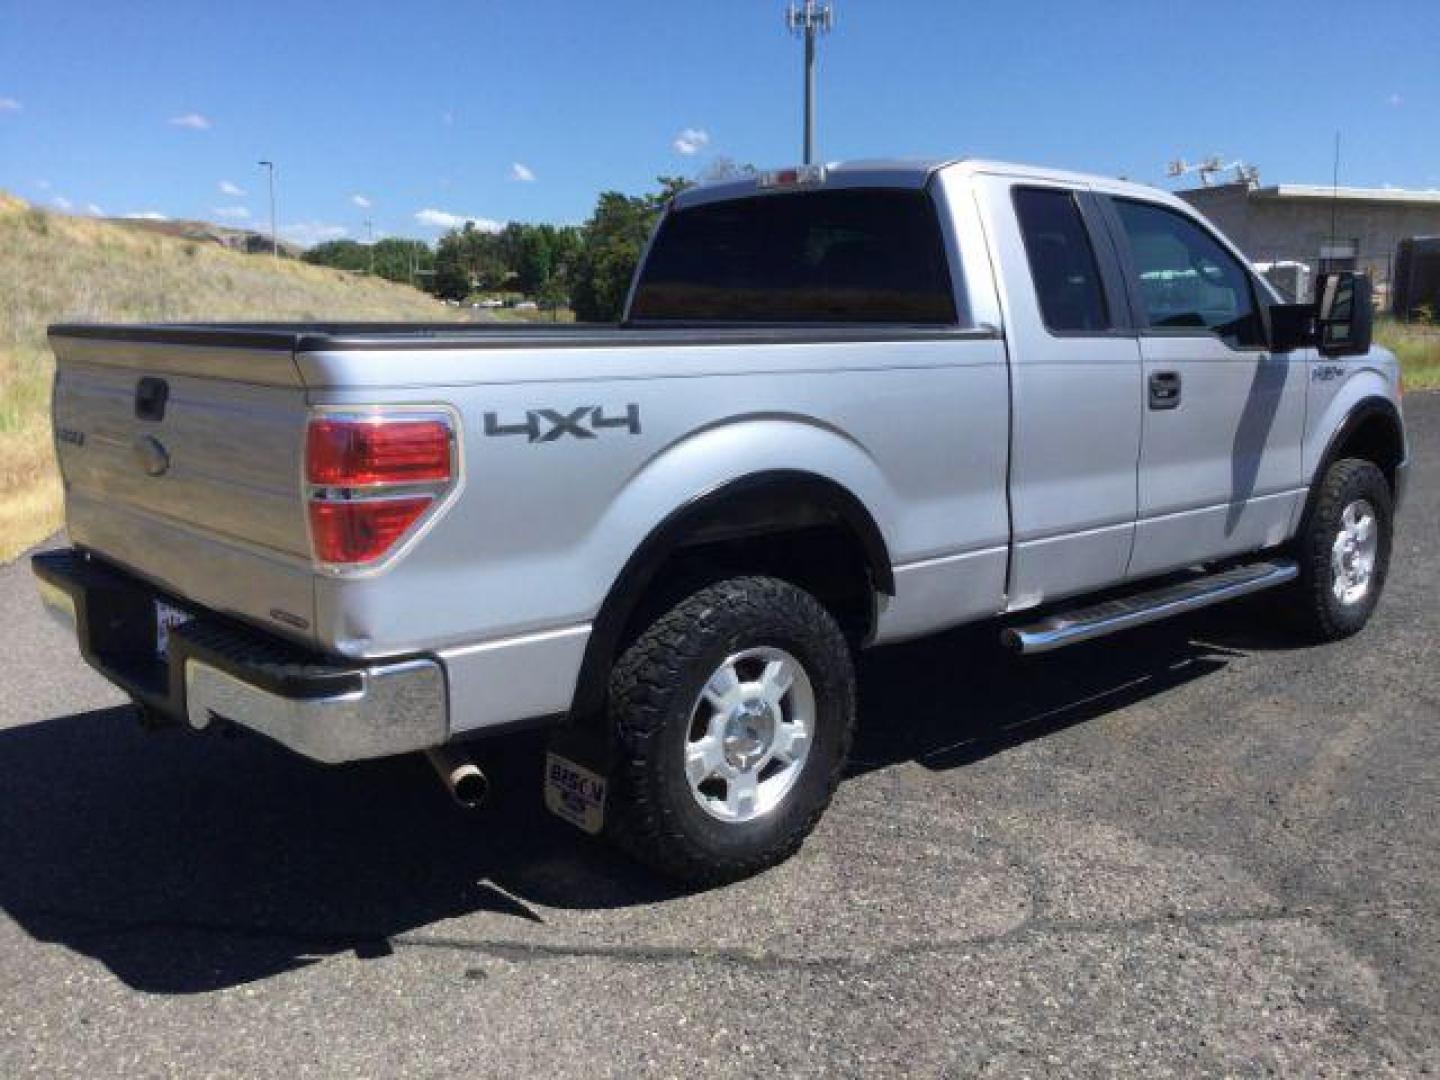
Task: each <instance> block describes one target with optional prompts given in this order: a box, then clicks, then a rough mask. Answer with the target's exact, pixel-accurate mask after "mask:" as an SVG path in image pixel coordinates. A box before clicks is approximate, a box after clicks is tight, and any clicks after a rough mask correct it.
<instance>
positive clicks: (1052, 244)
mask: <svg viewBox="0 0 1440 1080" xmlns="http://www.w3.org/2000/svg"><path fill="white" fill-rule="evenodd" d="M1015 213H1016V216H1017V217H1018V218H1019V219H1020V233H1021V235H1022V236H1023V237H1024V238H1025V255H1026V258H1028V259H1029V260H1030V277H1031V279H1032V280H1033V281H1034V283H1035V297H1036V299H1037V300H1039V302H1040V314H1041V316H1042V317H1043V318H1044V320H1045V326H1046V328H1047V329H1048V330H1050V332H1051V333H1056V334H1065V333H1077V332H1082V333H1083V332H1085V331H1095V330H1108V329H1110V313H1109V311H1108V310H1107V309H1106V306H1105V292H1104V289H1103V288H1102V287H1101V285H1100V268H1099V266H1098V265H1097V264H1096V262H1095V249H1094V248H1093V247H1092V246H1091V244H1090V234H1089V233H1088V232H1087V231H1086V229H1085V221H1084V219H1083V218H1081V216H1080V207H1079V206H1078V205H1077V204H1076V202H1075V196H1074V194H1073V193H1072V192H1069V191H1061V190H1059V189H1056V188H1016V189H1015Z"/></svg>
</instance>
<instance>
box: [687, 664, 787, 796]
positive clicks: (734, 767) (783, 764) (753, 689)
mask: <svg viewBox="0 0 1440 1080" xmlns="http://www.w3.org/2000/svg"><path fill="white" fill-rule="evenodd" d="M814 735H815V688H814V687H813V686H812V685H811V683H810V676H809V675H807V674H806V673H805V668H804V667H803V666H802V665H801V663H800V661H798V660H796V659H795V657H793V656H791V655H790V654H789V653H788V652H786V651H785V650H784V649H776V648H769V647H762V648H756V649H746V650H745V651H744V652H739V653H736V654H734V655H733V656H730V657H727V658H726V659H725V661H724V663H722V664H721V665H720V666H719V667H718V668H716V669H715V671H714V673H713V674H711V676H710V678H709V679H707V680H706V682H705V686H704V689H702V690H701V691H700V695H699V697H697V698H696V700H695V704H694V706H693V707H692V708H691V710H690V724H689V727H688V729H687V733H686V740H685V775H686V778H687V779H688V780H689V782H690V793H691V794H692V795H693V796H694V797H695V801H696V802H697V803H699V805H700V808H701V809H702V810H704V811H705V812H706V813H707V814H709V815H710V816H711V817H713V818H716V819H718V820H720V821H725V822H730V823H740V822H745V821H753V820H754V819H755V818H758V817H763V816H764V815H765V814H768V813H770V812H771V811H772V810H774V809H775V808H776V807H777V806H779V805H780V803H781V802H783V801H784V799H785V796H786V795H788V794H789V793H790V790H791V789H792V788H793V787H794V786H795V783H796V781H797V780H799V778H800V773H801V771H802V770H803V769H804V768H805V760H806V758H807V757H808V756H809V754H810V747H811V744H812V743H813V742H814Z"/></svg>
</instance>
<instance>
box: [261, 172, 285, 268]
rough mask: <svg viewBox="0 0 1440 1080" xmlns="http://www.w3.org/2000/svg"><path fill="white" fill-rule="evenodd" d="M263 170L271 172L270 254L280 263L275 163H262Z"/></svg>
mask: <svg viewBox="0 0 1440 1080" xmlns="http://www.w3.org/2000/svg"><path fill="white" fill-rule="evenodd" d="M260 167H261V168H262V169H268V170H269V171H270V253H271V254H272V255H274V256H275V261H276V262H277V263H278V262H279V261H280V234H279V232H278V231H277V230H276V228H275V163H274V162H273V161H262V162H260Z"/></svg>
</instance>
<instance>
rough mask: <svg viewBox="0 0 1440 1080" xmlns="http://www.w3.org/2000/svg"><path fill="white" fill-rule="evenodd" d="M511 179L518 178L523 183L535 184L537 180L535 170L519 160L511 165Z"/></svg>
mask: <svg viewBox="0 0 1440 1080" xmlns="http://www.w3.org/2000/svg"><path fill="white" fill-rule="evenodd" d="M510 179H511V180H518V181H519V182H520V183H522V184H533V183H534V182H535V170H534V169H532V168H530V166H529V165H526V164H525V163H524V162H520V161H517V162H515V164H513V165H511V166H510Z"/></svg>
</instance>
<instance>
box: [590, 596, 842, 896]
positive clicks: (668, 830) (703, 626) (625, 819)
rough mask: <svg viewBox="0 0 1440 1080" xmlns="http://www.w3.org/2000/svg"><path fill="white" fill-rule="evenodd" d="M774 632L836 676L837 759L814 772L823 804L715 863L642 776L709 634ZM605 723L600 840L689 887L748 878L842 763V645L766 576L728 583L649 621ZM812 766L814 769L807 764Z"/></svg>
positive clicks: (613, 692)
mask: <svg viewBox="0 0 1440 1080" xmlns="http://www.w3.org/2000/svg"><path fill="white" fill-rule="evenodd" d="M777 625H778V626H781V627H785V628H787V629H788V630H790V631H791V632H793V633H794V634H795V635H796V636H797V637H802V638H804V639H806V640H809V641H810V642H812V644H813V645H814V646H815V647H816V648H817V649H818V651H819V652H820V653H821V656H822V660H821V662H822V664H823V665H824V666H827V667H830V668H831V670H832V671H834V672H839V673H841V674H842V678H841V680H840V682H841V686H842V688H843V689H842V693H843V697H844V700H843V701H842V702H841V709H842V724H843V730H842V731H841V732H839V733H838V734H839V739H840V742H839V752H838V753H835V754H833V755H832V758H831V760H830V761H829V762H827V763H824V764H825V766H826V768H827V772H828V775H827V776H826V777H825V783H824V787H823V797H822V798H820V799H819V800H816V801H815V802H814V804H813V805H812V806H809V807H807V808H806V811H805V814H804V817H803V819H802V820H801V821H800V822H799V824H798V825H797V826H796V827H794V828H790V829H788V830H786V831H785V832H784V833H783V834H782V835H781V836H779V837H777V838H776V839H775V841H774V842H773V843H772V844H770V845H769V846H767V847H766V848H764V849H763V850H759V851H755V852H752V853H750V854H749V855H747V856H743V857H742V856H726V857H719V856H717V855H716V854H715V853H714V852H712V851H707V850H705V849H704V848H702V847H701V846H699V845H697V844H696V843H694V841H693V840H692V838H690V837H689V836H688V835H687V834H686V832H685V831H684V830H683V829H682V828H681V827H680V821H679V818H678V816H677V813H676V808H675V807H673V806H669V805H667V804H666V800H664V799H660V798H656V797H655V786H654V784H653V783H652V780H651V775H650V769H651V764H652V760H653V756H654V755H655V754H656V753H657V752H658V749H659V748H658V741H659V740H660V739H661V738H662V737H665V736H666V734H667V730H669V729H668V728H667V725H668V724H669V722H670V720H671V717H672V712H673V710H674V709H676V708H682V707H683V708H686V709H687V710H688V708H689V706H690V704H691V703H690V702H689V701H684V702H680V701H677V700H676V697H675V695H676V694H677V693H678V692H679V691H680V688H681V687H682V686H683V685H684V683H685V681H686V673H687V672H688V671H690V670H693V668H694V665H697V664H699V663H701V662H702V661H703V658H704V655H705V654H706V653H707V652H708V651H710V650H711V649H713V646H714V642H715V639H716V635H717V634H723V633H725V632H726V628H727V627H735V626H755V627H764V626H777ZM609 701H610V717H611V723H612V724H613V725H614V731H615V734H616V736H617V739H618V743H619V748H620V761H619V764H618V766H617V770H616V773H617V774H616V776H615V777H614V778H613V780H614V781H615V782H616V787H617V788H618V790H617V792H616V794H617V795H618V798H614V799H612V800H609V805H608V809H607V819H608V820H607V822H606V830H607V833H608V834H609V835H610V836H611V837H612V838H613V839H614V840H615V841H616V842H617V843H618V844H619V845H620V846H621V847H622V848H623V849H625V850H626V851H627V852H629V853H630V854H631V855H632V856H634V857H635V858H636V859H638V860H639V861H641V862H643V863H646V864H647V865H649V866H651V867H652V868H654V869H655V870H657V871H659V872H660V873H661V874H663V875H665V876H667V877H670V878H673V879H676V880H680V881H684V882H687V883H690V884H695V885H713V884H719V883H721V882H725V881H733V880H736V879H738V878H742V877H747V876H749V875H751V874H754V873H757V872H759V871H760V870H763V869H765V868H766V867H768V866H772V865H774V864H776V863H778V862H781V861H783V860H784V859H786V858H788V857H789V856H790V855H792V854H793V853H794V852H795V851H796V850H797V849H798V848H799V847H800V845H801V843H802V842H803V841H804V839H805V837H806V835H808V834H809V832H810V831H811V829H813V828H814V826H815V824H816V822H817V821H818V820H819V818H820V816H821V814H823V813H824V811H825V808H826V806H827V805H828V804H829V802H830V798H831V796H832V795H833V794H834V792H835V789H836V787H837V785H838V784H839V782H840V775H841V772H842V771H843V769H844V766H845V761H846V758H847V757H848V754H849V749H850V742H851V739H852V737H853V729H854V717H855V692H854V675H853V669H852V661H851V656H850V650H849V646H848V644H847V643H846V640H845V636H844V634H843V632H842V631H841V629H840V627H839V625H838V623H837V622H836V621H835V618H834V616H832V615H831V613H830V612H829V611H828V610H826V608H825V607H824V606H823V605H822V604H821V603H820V602H819V601H818V600H817V599H815V598H814V597H813V596H811V595H810V594H809V593H807V592H805V591H803V590H801V589H799V588H796V587H795V586H793V585H791V584H789V583H788V582H785V581H781V580H779V579H776V578H769V577H739V578H730V579H728V580H725V581H721V582H719V583H717V584H714V585H710V586H708V587H706V588H704V589H701V590H700V591H699V592H697V593H695V594H694V595H692V596H690V597H688V598H686V599H685V600H683V601H681V602H680V603H679V604H677V605H676V606H675V607H673V608H672V609H670V611H668V612H666V613H665V614H664V615H662V616H661V617H660V618H659V619H657V620H656V621H655V622H654V623H653V624H651V626H650V627H649V628H648V629H647V630H646V631H645V632H644V633H642V634H641V635H640V637H639V638H638V639H637V640H636V641H635V642H634V644H632V645H631V646H630V647H629V648H628V649H627V650H626V651H625V653H624V654H623V655H622V656H621V658H620V660H619V662H618V663H617V664H616V665H615V668H614V670H613V671H612V673H611V677H610V693H609ZM812 764H813V765H818V764H821V763H820V762H812Z"/></svg>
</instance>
